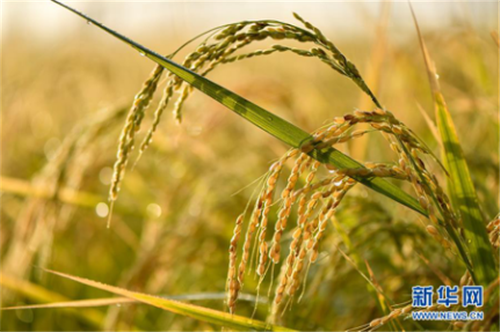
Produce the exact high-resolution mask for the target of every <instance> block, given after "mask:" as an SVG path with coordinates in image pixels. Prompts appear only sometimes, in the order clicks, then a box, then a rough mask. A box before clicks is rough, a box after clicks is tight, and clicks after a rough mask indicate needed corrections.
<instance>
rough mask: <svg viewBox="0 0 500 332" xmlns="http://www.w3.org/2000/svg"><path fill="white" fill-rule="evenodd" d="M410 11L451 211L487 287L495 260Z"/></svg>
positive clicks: (420, 36) (453, 128) (431, 68)
mask: <svg viewBox="0 0 500 332" xmlns="http://www.w3.org/2000/svg"><path fill="white" fill-rule="evenodd" d="M410 9H411V12H412V15H413V20H414V22H415V27H416V30H417V34H418V38H419V41H420V47H421V49H422V53H423V57H424V61H425V66H426V69H427V74H428V76H429V83H430V86H431V91H432V95H433V99H434V108H435V112H436V119H437V125H438V129H439V133H440V137H441V141H442V142H443V156H444V161H445V164H446V167H447V169H448V172H449V174H450V176H449V178H448V179H447V180H448V188H449V194H450V196H451V199H452V204H453V206H454V208H455V209H456V210H458V211H459V212H460V217H461V219H462V223H463V226H464V229H465V238H466V245H467V247H468V249H469V254H470V257H471V261H472V268H473V270H474V273H475V275H476V278H477V281H478V282H479V283H480V284H482V285H488V284H489V283H490V282H491V281H492V280H493V279H494V278H495V276H496V275H497V269H496V267H495V260H494V258H493V252H492V248H491V245H490V242H489V240H488V234H487V232H486V227H485V223H484V220H483V217H482V215H481V211H480V208H479V202H478V199H477V194H476V190H475V188H474V183H473V182H472V178H471V175H470V173H469V168H468V167H467V162H466V160H465V157H464V153H463V151H462V148H461V146H460V142H459V140H458V135H457V132H456V129H455V125H454V124H453V119H452V118H451V115H450V112H449V110H448V107H447V106H446V102H445V100H444V97H443V95H442V93H441V89H440V86H439V82H438V80H437V73H436V68H435V66H434V64H433V62H432V59H431V57H430V55H429V53H428V51H427V47H426V46H425V42H424V40H423V37H422V34H421V33H420V29H419V26H418V22H417V19H416V16H415V13H414V12H413V9H412V7H411V4H410Z"/></svg>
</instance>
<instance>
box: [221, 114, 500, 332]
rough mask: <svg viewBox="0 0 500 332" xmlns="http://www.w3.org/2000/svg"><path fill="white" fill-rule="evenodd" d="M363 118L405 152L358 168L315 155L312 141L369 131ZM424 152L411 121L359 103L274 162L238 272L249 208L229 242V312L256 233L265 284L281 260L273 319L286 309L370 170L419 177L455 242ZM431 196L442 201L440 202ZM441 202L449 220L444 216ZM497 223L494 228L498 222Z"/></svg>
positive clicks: (421, 191) (424, 200) (330, 143)
mask: <svg viewBox="0 0 500 332" xmlns="http://www.w3.org/2000/svg"><path fill="white" fill-rule="evenodd" d="M360 123H367V124H369V125H370V126H371V127H372V130H371V131H378V132H381V133H382V134H383V135H384V136H385V137H386V139H387V140H388V141H389V144H390V146H391V148H392V149H393V150H394V152H396V154H397V156H398V158H399V160H398V163H395V164H384V163H366V164H365V165H360V167H359V168H349V169H339V168H337V167H334V166H332V165H324V164H321V163H320V162H318V161H317V160H314V159H313V158H312V157H311V156H310V155H309V153H310V152H311V151H312V150H313V149H319V150H322V149H326V148H330V147H334V146H335V145H336V144H339V143H346V142H348V141H349V140H352V139H355V138H358V137H360V136H362V135H363V134H365V133H368V132H369V131H368V130H364V131H354V130H353V128H354V127H355V126H356V124H360ZM422 154H430V152H429V151H428V150H427V148H426V147H425V146H423V145H422V144H421V143H420V141H419V140H418V138H417V137H416V136H415V135H414V134H413V133H412V132H411V130H410V129H409V128H407V127H406V126H405V125H404V124H403V123H401V122H400V121H399V120H397V119H396V118H395V117H394V116H393V114H392V113H390V112H389V111H386V110H383V109H376V110H375V111H373V112H363V111H355V112H354V113H352V114H347V115H345V116H343V117H339V118H336V119H335V120H334V121H333V123H332V124H331V125H330V126H327V127H325V128H322V129H320V130H318V131H316V132H315V133H314V134H313V140H312V141H311V142H310V143H308V144H306V145H304V146H302V147H301V148H300V149H292V150H290V151H289V152H288V153H287V154H286V155H285V156H283V157H282V158H281V159H279V160H278V161H277V162H275V163H274V164H273V165H272V166H271V168H270V170H269V172H268V174H267V178H266V182H265V184H264V185H263V188H262V190H261V192H260V195H259V196H258V198H257V200H256V202H255V206H254V209H253V211H252V212H251V215H250V218H249V219H250V221H249V225H248V228H247V231H246V235H245V240H244V243H243V245H242V253H241V260H240V263H239V267H238V273H236V270H237V254H236V250H237V247H238V245H237V241H238V239H239V237H240V233H241V231H242V228H243V226H242V224H243V220H244V216H245V215H244V214H243V215H240V216H239V217H238V219H237V222H236V228H235V232H234V237H233V239H232V240H231V246H230V250H229V251H230V264H229V273H228V280H227V285H228V298H227V304H228V307H229V310H230V312H232V313H234V312H235V308H236V301H237V298H238V293H239V291H240V289H241V287H242V286H243V283H244V277H245V271H246V269H247V265H249V262H250V261H253V260H250V253H251V251H252V249H251V243H252V238H253V237H254V236H255V237H256V238H255V240H254V241H255V242H256V248H255V251H258V258H257V257H256V258H255V272H256V274H257V276H258V277H259V278H260V279H259V285H260V284H261V283H262V281H263V279H264V278H265V277H266V272H267V271H268V269H269V267H272V269H273V270H274V266H275V265H278V264H279V263H280V262H281V261H282V264H281V272H280V274H279V276H278V278H277V279H278V280H277V285H276V287H275V294H274V299H273V303H272V306H271V309H270V313H271V316H270V317H271V320H273V321H274V320H275V319H276V315H277V314H279V313H280V312H283V311H284V310H285V309H286V307H287V306H286V305H284V306H283V305H282V304H283V303H285V302H284V301H283V300H284V299H285V298H287V299H288V302H286V304H288V303H291V301H292V300H293V298H294V296H296V294H297V291H298V289H299V288H300V286H301V284H305V280H306V277H307V271H308V267H309V265H310V264H311V263H314V262H315V261H316V260H317V259H318V255H319V246H320V242H321V239H322V237H323V236H324V234H325V230H326V229H327V226H328V223H329V222H330V219H331V218H332V217H333V215H334V213H335V211H336V209H337V207H338V206H339V204H340V203H341V201H342V199H343V197H344V196H345V195H346V193H347V192H348V191H349V190H350V189H351V188H352V187H353V186H354V185H355V184H356V183H357V181H356V180H361V179H363V178H376V177H390V178H394V179H399V180H404V181H408V182H410V183H412V184H413V187H414V188H415V191H416V193H417V194H418V195H419V202H420V204H421V205H422V207H423V208H424V209H426V210H427V212H428V214H429V220H430V221H431V224H429V225H427V226H426V229H427V231H428V233H429V234H430V235H431V236H432V237H434V238H435V239H436V240H437V241H438V243H440V244H441V245H442V246H443V247H444V248H445V249H449V250H451V242H450V241H449V240H448V239H447V238H446V236H445V235H442V234H441V233H444V232H441V231H439V230H438V229H443V227H441V226H443V225H444V223H449V224H450V225H451V226H452V229H455V230H456V231H458V228H456V227H457V223H458V222H457V220H456V217H455V216H454V215H453V213H452V211H451V207H450V205H449V199H448V197H447V196H446V194H445V193H444V192H443V190H442V189H441V187H440V186H439V184H438V182H437V179H436V177H435V176H433V175H432V174H431V173H429V172H428V171H427V169H426V166H425V163H424V162H423V160H422V159H421V158H420V155H422ZM287 161H290V162H293V164H292V166H291V171H290V174H289V176H288V179H287V181H286V184H285V185H284V188H283V189H282V191H281V195H279V196H278V195H275V189H276V186H277V182H278V178H279V177H280V175H282V173H283V168H284V166H285V163H287ZM323 166H324V167H325V168H326V169H327V171H328V172H322V174H323V173H324V174H328V175H327V176H326V177H325V176H323V177H321V178H319V176H318V174H319V173H318V170H319V168H320V167H323ZM275 196H277V199H276V198H275ZM432 202H434V203H435V204H434V205H433V204H432ZM274 204H276V205H278V206H279V208H278V211H277V215H276V223H275V225H274V233H273V234H272V236H267V229H268V221H269V213H270V209H271V206H273V205H274ZM292 209H295V210H296V223H295V224H294V225H293V226H290V227H288V229H287V225H289V224H291V223H289V220H290V219H292V218H291V216H292V215H293V213H292ZM436 209H437V210H438V211H439V212H440V214H441V216H442V217H443V218H444V220H445V221H441V220H440V219H438V217H437V216H436ZM492 225H493V224H492ZM491 228H492V229H493V228H494V226H492V227H491ZM285 231H289V234H290V236H288V237H286V238H287V239H289V241H290V242H289V246H288V248H287V250H286V252H287V253H286V257H284V258H283V260H281V256H282V248H281V245H282V238H284V232H285ZM305 266H306V268H304V267H305ZM271 278H273V277H271ZM304 287H305V286H304ZM400 312H403V313H404V310H400V311H396V313H400ZM396 316H397V315H396V314H393V315H392V316H390V317H387V318H384V319H382V320H380V321H377V324H378V325H377V326H379V325H381V324H384V323H385V322H386V321H389V320H391V319H393V318H394V317H396ZM372 327H373V326H372Z"/></svg>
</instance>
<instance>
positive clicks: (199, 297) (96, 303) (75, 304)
mask: <svg viewBox="0 0 500 332" xmlns="http://www.w3.org/2000/svg"><path fill="white" fill-rule="evenodd" d="M226 296H227V294H226V293H198V294H186V295H175V296H162V298H165V299H169V300H176V301H206V300H224V299H225V298H226ZM239 300H242V301H250V302H255V301H256V300H257V297H255V296H253V295H250V294H241V295H240V297H239ZM258 301H259V302H262V303H266V302H267V299H265V298H260V299H258ZM138 302H139V301H137V300H134V299H130V298H128V297H106V298H99V299H90V300H76V301H61V302H52V303H43V304H31V305H19V306H13V307H5V308H0V310H25V309H51V308H89V307H102V306H110V305H117V304H127V303H138Z"/></svg>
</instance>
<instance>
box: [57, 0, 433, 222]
mask: <svg viewBox="0 0 500 332" xmlns="http://www.w3.org/2000/svg"><path fill="white" fill-rule="evenodd" d="M51 1H53V2H55V3H57V4H58V5H60V6H62V7H64V8H66V9H68V10H69V11H71V12H73V13H75V14H76V15H78V16H80V17H82V18H84V19H85V20H87V22H89V23H92V24H94V25H95V26H97V27H99V28H100V29H102V30H104V31H106V32H107V33H109V34H111V35H113V36H114V37H116V38H118V39H120V40H121V41H123V42H125V43H126V44H128V45H129V46H131V47H132V48H134V49H135V50H137V51H139V52H140V53H141V54H142V55H144V56H146V57H147V58H149V59H151V60H153V61H154V62H156V63H158V64H160V65H162V66H163V67H165V68H166V69H168V70H169V71H171V72H172V73H174V74H175V75H177V76H178V77H180V78H181V79H183V80H184V81H186V82H187V83H189V84H191V85H192V86H193V87H195V88H196V89H198V90H200V91H201V92H203V93H204V94H206V95H208V96H210V97H212V98H213V99H215V100H216V101H218V102H219V103H221V104H222V105H224V106H226V107H228V108H229V109H230V110H232V111H234V112H235V113H237V114H239V115H240V116H242V117H243V118H245V119H246V120H248V121H250V122H251V123H253V124H254V125H256V126H257V127H259V128H261V129H262V130H264V131H266V132H268V133H269V134H271V135H273V136H274V137H276V138H278V139H279V140H281V141H283V142H284V143H286V144H288V145H290V146H292V147H294V148H300V147H301V146H303V145H304V144H305V143H307V142H310V141H311V140H312V137H311V135H309V134H308V133H307V132H305V131H303V130H302V129H300V128H298V127H296V126H294V125H292V124H291V123H289V122H287V121H285V120H283V119H281V118H280V117H278V116H276V115H274V114H273V113H270V112H268V111H266V110H264V109H263V108H261V107H259V106H257V105H255V104H254V103H252V102H250V101H248V100H246V99H244V98H242V97H240V96H239V95H237V94H235V93H233V92H231V91H229V90H228V89H226V88H224V87H222V86H220V85H218V84H216V83H214V82H212V81H210V80H208V79H207V78H205V77H203V76H200V75H198V74H196V73H194V72H192V71H190V70H189V69H186V68H184V67H182V66H181V65H179V64H177V63H176V62H174V61H172V60H171V59H168V58H166V57H163V56H161V55H159V54H158V53H156V52H154V51H152V50H150V49H148V48H146V47H144V46H142V45H140V44H138V43H136V42H134V41H132V40H130V39H129V38H127V37H125V36H123V35H121V34H119V33H118V32H116V31H113V30H111V29H109V28H108V27H106V26H104V25H102V24H101V23H99V22H97V21H96V20H94V19H92V18H90V17H88V16H86V15H85V14H82V13H80V12H79V11H77V10H75V9H73V8H71V7H69V6H67V5H65V4H63V3H61V2H59V1H57V0H51ZM309 154H310V155H311V156H312V157H313V158H315V159H317V160H319V161H320V162H322V163H328V164H332V165H334V166H336V167H338V168H360V167H363V165H361V164H360V163H359V162H357V161H355V160H354V159H352V158H350V157H348V156H346V155H345V154H343V153H342V152H340V151H338V150H336V149H334V148H329V149H324V150H321V151H319V150H317V149H314V150H312V151H311V152H310V153H309ZM354 179H355V180H357V181H359V182H360V183H362V184H364V185H366V186H368V187H369V188H371V189H373V190H375V191H376V192H378V193H381V194H383V195H385V196H387V197H389V198H391V199H393V200H395V201H396V202H399V203H401V204H403V205H405V206H407V207H409V208H410V209H412V210H414V211H416V212H418V213H420V214H422V215H424V216H426V215H427V214H426V212H425V210H424V209H423V208H422V207H421V206H420V204H419V203H418V201H417V200H416V199H415V198H413V197H412V196H410V195H409V194H407V193H406V192H404V191H403V190H401V189H400V188H398V187H397V186H395V185H393V184H391V183H390V182H387V181H385V180H383V179H380V178H373V179H368V178H358V177H354Z"/></svg>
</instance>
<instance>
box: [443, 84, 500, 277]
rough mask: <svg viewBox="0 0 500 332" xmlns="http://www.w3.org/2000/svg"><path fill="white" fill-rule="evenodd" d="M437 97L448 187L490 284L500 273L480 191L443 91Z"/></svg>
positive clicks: (480, 273)
mask: <svg viewBox="0 0 500 332" xmlns="http://www.w3.org/2000/svg"><path fill="white" fill-rule="evenodd" d="M434 97H435V104H436V105H435V108H436V119H437V124H438V128H439V132H440V135H441V140H442V142H443V154H444V156H445V158H444V161H445V165H446V167H447V168H448V171H449V172H450V177H449V179H448V185H449V189H450V195H451V198H452V203H453V205H454V207H455V208H456V209H457V210H458V211H459V212H460V216H461V218H462V222H463V225H464V229H465V238H466V239H467V242H468V246H469V247H470V249H471V259H472V262H473V268H474V272H475V274H476V277H477V279H478V281H479V282H480V283H482V284H484V285H488V284H489V283H490V282H492V281H493V280H494V279H495V277H496V276H497V274H498V272H497V271H496V267H495V265H496V264H495V260H494V258H493V254H492V248H491V245H490V242H489V239H488V234H487V232H486V227H485V221H484V219H483V217H482V214H481V210H480V207H479V201H478V198H477V194H476V189H475V188H474V183H473V181H472V177H471V175H470V172H469V168H468V166H467V162H466V160H465V156H464V153H463V151H462V147H461V145H460V142H459V140H458V135H457V132H456V129H455V126H454V124H453V120H452V118H451V115H450V112H449V111H448V108H447V107H446V103H445V101H444V98H443V96H442V95H441V93H439V92H437V93H435V96H434Z"/></svg>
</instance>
